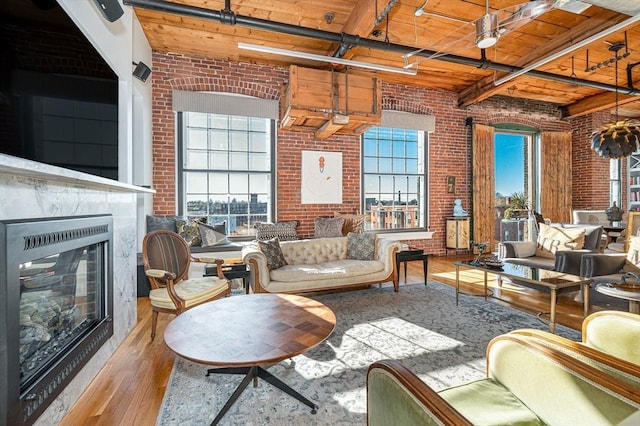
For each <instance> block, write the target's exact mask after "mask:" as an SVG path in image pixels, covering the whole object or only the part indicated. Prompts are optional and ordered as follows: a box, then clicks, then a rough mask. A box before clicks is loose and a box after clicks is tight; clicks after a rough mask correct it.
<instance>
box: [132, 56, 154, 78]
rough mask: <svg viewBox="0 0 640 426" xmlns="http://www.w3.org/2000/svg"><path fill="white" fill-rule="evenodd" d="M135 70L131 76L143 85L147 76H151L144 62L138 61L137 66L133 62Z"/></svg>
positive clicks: (149, 69)
mask: <svg viewBox="0 0 640 426" xmlns="http://www.w3.org/2000/svg"><path fill="white" fill-rule="evenodd" d="M133 65H135V66H136V67H135V69H134V70H133V76H134V77H136V78H137V79H138V80H140V81H142V82H143V83H144V82H145V81H147V78H149V75H151V68H149V67H148V66H147V65H146V64H145V63H144V62H142V61H140V62H138V63H137V64H136V63H135V62H134V63H133Z"/></svg>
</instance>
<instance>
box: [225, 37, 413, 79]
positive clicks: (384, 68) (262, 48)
mask: <svg viewBox="0 0 640 426" xmlns="http://www.w3.org/2000/svg"><path fill="white" fill-rule="evenodd" d="M238 49H244V50H253V51H254V52H263V53H272V54H274V55H282V56H289V57H292V58H299V59H309V60H311V61H320V62H328V63H330V64H340V65H347V66H352V67H358V68H366V69H370V70H376V71H385V72H393V73H397V74H405V75H416V74H417V73H418V71H417V70H409V69H404V68H395V67H389V66H386V65H378V64H372V63H369V62H360V61H352V60H350V59H342V58H334V57H333V56H323V55H316V54H314V53H307V52H299V51H297V50H285V49H278V48H276V47H269V46H262V45H259V44H250V43H238Z"/></svg>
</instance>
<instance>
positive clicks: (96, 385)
mask: <svg viewBox="0 0 640 426" xmlns="http://www.w3.org/2000/svg"><path fill="white" fill-rule="evenodd" d="M461 258H462V257H458V258H455V257H453V256H449V257H432V258H431V259H430V260H429V280H435V281H440V282H443V283H445V284H449V285H452V286H453V285H455V267H454V265H453V261H454V260H456V259H461ZM403 275H404V274H403V273H401V280H400V291H402V285H403V284H404V279H403ZM407 281H408V282H409V283H421V282H423V278H422V263H420V262H410V263H409V268H408V275H407ZM490 285H491V286H492V287H493V288H496V287H497V286H496V283H495V282H492V283H491V284H490ZM461 290H462V291H464V292H468V293H474V294H481V292H482V274H481V273H477V272H476V273H473V272H465V273H463V274H462V275H461ZM353 291H358V290H353ZM496 295H497V293H496ZM499 297H500V299H501V300H502V301H504V302H500V303H506V304H508V305H511V306H514V307H517V308H518V309H521V310H525V311H528V312H531V313H537V312H548V311H549V294H548V293H542V292H538V291H535V290H531V289H522V288H513V287H512V288H509V287H508V286H506V287H503V289H502V290H501V291H500V293H499ZM602 309H604V308H603V307H599V306H593V307H592V311H594V310H602ZM172 318H173V316H171V315H163V314H160V316H159V321H158V335H157V336H156V339H155V341H153V342H151V339H150V334H151V331H150V330H151V309H150V305H149V302H148V299H146V298H139V299H138V324H137V325H136V327H135V328H134V329H133V331H132V332H131V334H130V335H129V336H128V337H127V339H126V340H125V341H124V342H123V343H122V345H121V346H120V347H119V348H118V349H117V351H116V352H115V354H114V355H113V357H112V358H111V359H110V361H109V362H108V363H107V365H105V367H104V368H103V370H102V371H101V372H100V373H99V374H98V376H97V377H96V379H95V380H94V381H93V382H92V384H91V385H90V386H89V388H88V389H87V390H86V391H85V392H84V394H83V395H82V396H81V398H80V400H79V401H78V402H77V403H76V404H75V405H74V407H73V408H72V410H71V411H70V412H69V413H68V415H67V416H66V417H65V418H64V420H63V422H62V423H61V425H63V426H78V425H136V426H145V425H154V424H155V420H156V416H157V414H158V410H159V408H160V404H161V402H162V398H163V395H164V392H165V388H166V386H167V381H168V379H169V375H170V373H171V369H172V366H173V361H174V358H175V356H174V355H173V353H172V352H171V351H170V350H169V349H168V348H167V347H166V346H165V344H164V342H163V340H162V333H163V330H164V328H165V326H166V324H167V323H168V322H169V321H170V320H171V319H172ZM557 321H558V323H559V324H562V325H565V326H568V327H571V328H574V329H576V330H580V327H581V324H582V305H581V303H580V302H579V301H576V300H574V299H573V298H571V297H569V296H561V297H559V303H558V307H557Z"/></svg>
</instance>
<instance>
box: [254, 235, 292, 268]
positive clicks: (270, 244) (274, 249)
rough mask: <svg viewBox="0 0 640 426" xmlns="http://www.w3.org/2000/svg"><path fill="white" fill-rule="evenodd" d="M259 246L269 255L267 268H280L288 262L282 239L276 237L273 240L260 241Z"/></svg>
mask: <svg viewBox="0 0 640 426" xmlns="http://www.w3.org/2000/svg"><path fill="white" fill-rule="evenodd" d="M258 248H259V249H260V251H261V252H262V253H264V255H265V256H266V257H267V268H269V270H271V269H278V268H282V267H283V266H285V265H286V264H287V261H286V260H285V258H284V255H283V254H282V249H281V248H280V240H279V239H278V237H275V238H273V239H271V240H264V241H258Z"/></svg>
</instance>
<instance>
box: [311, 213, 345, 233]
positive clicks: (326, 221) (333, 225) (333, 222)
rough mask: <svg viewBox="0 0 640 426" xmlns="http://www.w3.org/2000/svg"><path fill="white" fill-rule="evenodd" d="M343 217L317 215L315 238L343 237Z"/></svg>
mask: <svg viewBox="0 0 640 426" xmlns="http://www.w3.org/2000/svg"><path fill="white" fill-rule="evenodd" d="M343 225H344V218H343V217H329V218H327V217H316V219H315V221H314V237H315V238H334V237H342V226H343Z"/></svg>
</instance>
